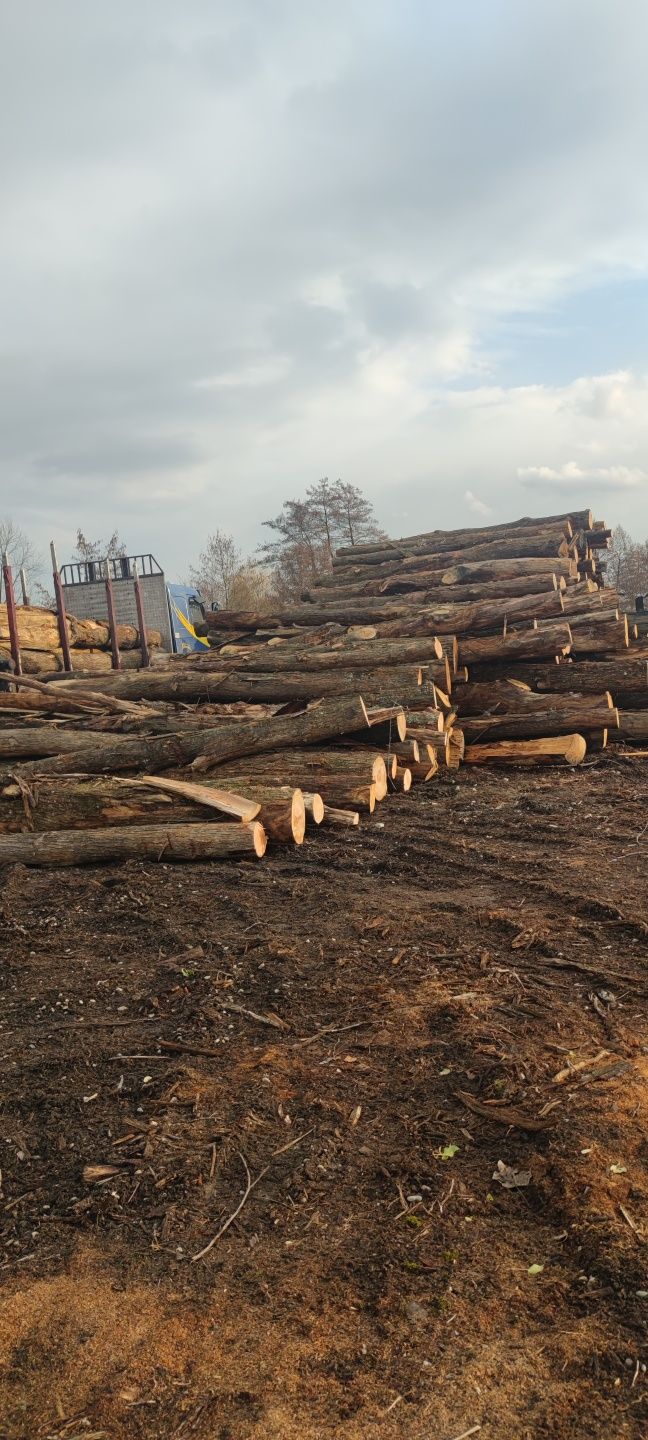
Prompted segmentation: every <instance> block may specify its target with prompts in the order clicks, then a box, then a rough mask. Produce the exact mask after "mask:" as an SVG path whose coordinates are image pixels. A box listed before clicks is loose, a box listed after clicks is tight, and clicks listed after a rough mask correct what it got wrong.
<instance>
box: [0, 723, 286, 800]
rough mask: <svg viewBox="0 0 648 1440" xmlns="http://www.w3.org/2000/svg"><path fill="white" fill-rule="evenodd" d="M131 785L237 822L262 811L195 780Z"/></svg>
mask: <svg viewBox="0 0 648 1440" xmlns="http://www.w3.org/2000/svg"><path fill="white" fill-rule="evenodd" d="M0 733H1V732H0ZM121 783H122V784H123V783H124V782H123V781H122V782H121ZM131 784H138V785H146V786H148V787H149V788H151V789H154V790H162V791H163V792H165V793H166V794H169V795H179V796H181V797H182V799H184V800H193V801H195V803H196V804H197V805H206V806H207V807H208V808H209V809H211V810H219V811H220V812H221V813H222V814H224V815H231V816H232V818H233V819H236V820H244V821H248V822H249V821H250V820H255V819H256V817H257V815H258V814H259V810H260V809H261V806H260V805H259V804H258V803H256V802H255V801H253V800H249V799H245V797H244V796H242V795H234V794H232V793H231V791H228V790H219V789H217V788H216V786H215V785H198V784H197V783H196V781H195V780H170V779H168V778H162V777H161V776H160V775H147V776H146V777H145V778H144V779H142V780H138V781H131Z"/></svg>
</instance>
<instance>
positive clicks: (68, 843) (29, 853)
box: [0, 820, 266, 865]
mask: <svg viewBox="0 0 648 1440" xmlns="http://www.w3.org/2000/svg"><path fill="white" fill-rule="evenodd" d="M265 848H266V837H265V832H264V829H263V826H262V825H260V824H259V823H258V821H256V820H253V821H252V824H251V825H242V824H240V823H239V824H234V825H229V824H227V825H213V824H209V825H199V824H196V825H133V826H132V828H127V829H119V828H115V829H114V830H111V829H107V830H83V831H81V830H50V831H49V832H47V833H45V834H42V835H0V865H6V864H8V863H11V862H18V863H20V864H21V865H88V864H95V863H97V862H99V863H100V862H102V861H105V860H125V859H137V860H161V861H163V862H164V863H165V864H167V863H168V862H169V861H171V860H203V861H204V860H224V859H227V858H228V857H229V856H231V855H248V856H250V857H253V856H261V855H263V854H264V852H265Z"/></svg>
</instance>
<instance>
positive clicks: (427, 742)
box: [407, 727, 452, 764]
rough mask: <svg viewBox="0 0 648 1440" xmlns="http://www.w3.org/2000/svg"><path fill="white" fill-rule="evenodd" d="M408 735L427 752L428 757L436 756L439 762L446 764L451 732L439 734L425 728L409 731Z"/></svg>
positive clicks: (445, 731)
mask: <svg viewBox="0 0 648 1440" xmlns="http://www.w3.org/2000/svg"><path fill="white" fill-rule="evenodd" d="M407 733H408V735H411V736H412V739H413V740H416V742H417V745H419V747H420V748H421V749H423V750H427V753H428V756H432V755H435V756H436V758H437V760H441V761H442V762H443V763H444V764H445V760H446V754H447V750H448V742H449V737H450V735H451V734H452V731H451V730H444V731H443V732H442V733H441V734H439V733H438V731H436V730H426V729H425V727H422V728H421V729H412V730H409V729H408V731H407Z"/></svg>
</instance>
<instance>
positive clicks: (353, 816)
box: [323, 805, 360, 827]
mask: <svg viewBox="0 0 648 1440" xmlns="http://www.w3.org/2000/svg"><path fill="white" fill-rule="evenodd" d="M323 823H324V825H338V826H342V827H347V826H354V825H359V824H360V812H359V811H358V810H338V809H336V807H335V806H334V805H325V806H324V817H323Z"/></svg>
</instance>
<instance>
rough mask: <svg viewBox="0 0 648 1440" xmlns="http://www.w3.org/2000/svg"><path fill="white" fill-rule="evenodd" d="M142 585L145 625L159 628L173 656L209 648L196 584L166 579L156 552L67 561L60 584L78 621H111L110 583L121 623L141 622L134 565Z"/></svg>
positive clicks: (69, 609)
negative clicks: (201, 632)
mask: <svg viewBox="0 0 648 1440" xmlns="http://www.w3.org/2000/svg"><path fill="white" fill-rule="evenodd" d="M135 566H136V567H137V575H138V577H139V583H140V593H141V596H142V602H143V606H144V619H145V623H146V627H147V629H151V630H159V631H160V634H161V636H162V648H163V649H164V650H167V651H169V652H170V653H171V654H174V655H181V654H187V653H188V652H189V651H192V650H205V649H209V641H208V640H206V639H203V637H202V636H201V635H199V634H197V632H196V627H202V626H204V623H205V606H204V603H203V600H202V597H201V595H200V593H199V591H198V590H197V589H196V587H195V586H193V585H181V584H179V583H178V582H176V581H170V580H167V579H166V576H165V574H164V571H163V570H162V567H161V566H160V565H158V562H157V560H156V559H155V557H154V556H153V555H119V556H117V557H115V558H113V559H106V560H81V561H74V562H72V563H70V564H68V565H64V566H63V568H62V570H61V584H62V587H63V598H64V600H65V607H66V610H67V611H68V613H69V614H70V615H75V616H76V617H77V618H78V619H79V620H105V621H107V620H108V601H107V596H106V579H107V578H109V579H110V580H111V581H112V592H113V599H114V606H115V618H116V620H117V623H118V624H119V625H135V626H136V625H137V608H136V604H135V587H134V584H133V576H134V567H135Z"/></svg>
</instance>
